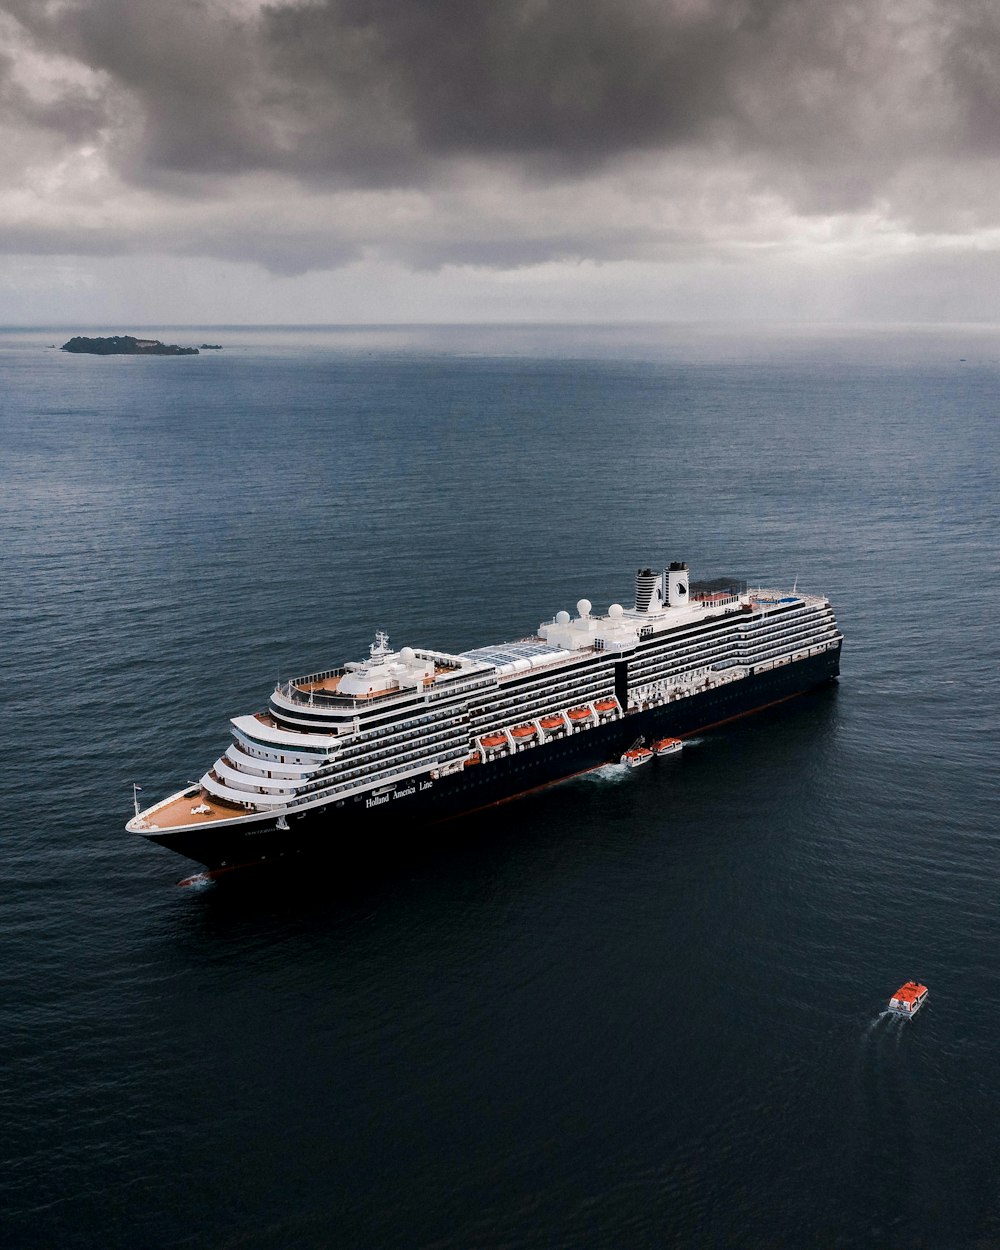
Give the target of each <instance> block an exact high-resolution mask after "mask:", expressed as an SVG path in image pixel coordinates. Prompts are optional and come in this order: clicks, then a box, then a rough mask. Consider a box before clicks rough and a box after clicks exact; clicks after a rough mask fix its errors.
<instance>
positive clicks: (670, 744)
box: [653, 738, 684, 755]
mask: <svg viewBox="0 0 1000 1250" xmlns="http://www.w3.org/2000/svg"><path fill="white" fill-rule="evenodd" d="M683 746H684V743H683V742H681V740H680V738H658V739H657V740H656V742H654V743H653V754H654V755H676V753H677V752H678V751H680V750H682V749H683Z"/></svg>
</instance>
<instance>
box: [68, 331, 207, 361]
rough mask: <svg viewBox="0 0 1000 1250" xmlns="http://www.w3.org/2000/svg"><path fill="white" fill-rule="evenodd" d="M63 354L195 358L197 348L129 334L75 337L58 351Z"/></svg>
mask: <svg viewBox="0 0 1000 1250" xmlns="http://www.w3.org/2000/svg"><path fill="white" fill-rule="evenodd" d="M59 350H60V351H64V352H85V353H86V354H88V355H90V356H197V355H198V349H197V347H178V346H177V345H176V344H175V343H161V342H160V340H159V339H137V338H134V337H133V336H132V335H131V334H112V335H110V336H109V337H107V338H96V339H88V338H85V337H84V336H83V335H77V337H76V338H72V339H70V341H69V342H68V343H63V345H62V347H61V348H60V349H59Z"/></svg>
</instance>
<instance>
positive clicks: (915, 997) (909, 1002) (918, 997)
mask: <svg viewBox="0 0 1000 1250" xmlns="http://www.w3.org/2000/svg"><path fill="white" fill-rule="evenodd" d="M926 999H927V986H926V985H918V984H917V983H916V981H907V982H906V984H905V985H901V986H900V987H899V989H898V990H897V991H896V992H895V994H893V996H892V998H890V999H889V1010H890V1011H892V1012H895V1014H896V1015H897V1016H912V1015H914V1014H915V1013H916V1012H918V1011H919V1010H920V1008H921V1007H922V1006H923V1005H924V1002H925V1001H926Z"/></svg>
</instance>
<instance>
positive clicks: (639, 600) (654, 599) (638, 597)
mask: <svg viewBox="0 0 1000 1250" xmlns="http://www.w3.org/2000/svg"><path fill="white" fill-rule="evenodd" d="M662 606H663V579H662V578H661V577H660V575H659V573H656V572H654V571H653V569H636V572H635V610H636V611H637V612H658V611H659V610H660V608H661V607H662Z"/></svg>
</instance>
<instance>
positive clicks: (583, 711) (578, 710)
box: [567, 707, 594, 723]
mask: <svg viewBox="0 0 1000 1250" xmlns="http://www.w3.org/2000/svg"><path fill="white" fill-rule="evenodd" d="M593 715H594V713H593V712H592V711H591V710H590V708H589V707H571V708H570V710H569V711H568V712H567V716H568V717H569V718H570V720H572V721H576V722H577V723H579V722H580V721H582V720H590V718H591V717H592V716H593Z"/></svg>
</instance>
